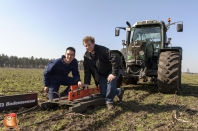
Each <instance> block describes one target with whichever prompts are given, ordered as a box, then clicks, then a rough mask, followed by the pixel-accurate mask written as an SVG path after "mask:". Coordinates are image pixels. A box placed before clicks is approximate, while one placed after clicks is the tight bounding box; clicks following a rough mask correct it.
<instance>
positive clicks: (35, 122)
mask: <svg viewBox="0 0 198 131" xmlns="http://www.w3.org/2000/svg"><path fill="white" fill-rule="evenodd" d="M43 71H44V70H43V69H9V68H0V74H1V75H0V95H1V96H2V97H3V96H7V95H15V94H24V93H32V92H36V93H38V100H39V102H44V101H47V95H46V94H45V93H44V92H43V83H42V81H43ZM83 77H84V76H83V72H81V78H82V79H83ZM92 86H94V85H93V80H92ZM122 88H123V89H124V90H125V93H124V97H123V102H119V101H118V98H117V97H115V99H114V101H115V102H114V104H115V108H114V109H113V110H110V111H109V110H107V108H106V106H105V105H103V106H98V107H95V108H93V109H89V110H87V111H86V112H84V113H73V112H68V107H67V106H59V107H56V108H53V109H50V110H43V109H42V108H40V107H39V106H37V107H36V108H35V109H34V110H33V109H32V110H29V109H26V108H20V109H18V110H6V111H3V112H0V116H1V120H2V119H3V118H4V114H8V113H11V112H14V113H17V114H18V115H17V118H18V120H19V125H18V126H19V128H20V130H24V131H27V130H29V131H58V130H65V131H149V130H152V131H153V130H154V131H163V130H164V131H166V130H167V131H170V130H172V131H183V130H192V131H194V130H197V129H198V104H197V103H198V75H193V74H182V87H181V89H180V91H179V92H178V93H176V94H161V93H159V92H158V89H157V86H156V85H153V84H150V83H149V82H142V81H140V82H139V83H138V85H127V86H122ZM63 89H65V87H64V86H61V87H60V90H63ZM27 111H28V112H27ZM0 130H3V124H1V126H0Z"/></svg>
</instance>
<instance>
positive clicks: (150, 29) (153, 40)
mask: <svg viewBox="0 0 198 131" xmlns="http://www.w3.org/2000/svg"><path fill="white" fill-rule="evenodd" d="M135 41H136V42H141V41H142V42H146V43H147V44H152V45H153V48H154V56H157V55H158V53H159V49H160V44H161V33H160V27H159V26H158V27H156V26H146V27H145V26H144V27H135V29H134V32H133V37H132V42H135Z"/></svg>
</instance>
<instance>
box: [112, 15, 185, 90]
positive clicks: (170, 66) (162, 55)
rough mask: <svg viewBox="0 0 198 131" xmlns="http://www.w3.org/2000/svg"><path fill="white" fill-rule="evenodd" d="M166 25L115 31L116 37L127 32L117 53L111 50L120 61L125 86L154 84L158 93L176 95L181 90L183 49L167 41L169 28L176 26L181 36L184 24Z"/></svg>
mask: <svg viewBox="0 0 198 131" xmlns="http://www.w3.org/2000/svg"><path fill="white" fill-rule="evenodd" d="M170 22H171V19H170V18H169V19H168V24H165V23H164V22H163V21H158V20H145V21H139V22H136V23H135V24H134V25H133V26H132V27H131V24H130V23H129V22H128V21H127V22H126V24H127V26H128V27H116V28H115V36H119V34H120V29H123V30H125V31H126V41H125V40H122V45H123V47H125V48H123V49H122V50H121V52H120V51H118V50H112V51H113V52H115V53H116V55H118V56H119V58H120V59H121V67H120V70H121V81H122V83H124V84H137V82H138V81H139V79H143V82H147V81H148V77H150V82H151V83H154V84H157V86H158V90H159V92H162V93H175V92H176V91H177V92H178V91H179V88H180V87H181V63H182V48H181V47H173V46H172V44H171V42H170V41H171V38H167V31H168V29H169V28H170V25H173V24H176V23H179V24H177V32H183V22H182V21H178V22H174V23H170Z"/></svg>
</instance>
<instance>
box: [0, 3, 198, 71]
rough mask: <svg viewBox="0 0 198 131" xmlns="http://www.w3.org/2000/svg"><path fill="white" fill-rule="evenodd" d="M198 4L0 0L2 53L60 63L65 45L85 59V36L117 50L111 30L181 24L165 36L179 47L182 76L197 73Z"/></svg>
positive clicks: (77, 56)
mask: <svg viewBox="0 0 198 131" xmlns="http://www.w3.org/2000/svg"><path fill="white" fill-rule="evenodd" d="M197 5H198V1H197V0H188V1H187V0H166V1H162V0H141V1H139V0H0V54H2V53H3V54H6V55H8V56H11V55H14V56H18V57H29V58H30V57H31V56H34V57H37V58H40V57H42V58H49V59H51V58H55V59H56V58H60V56H61V55H62V54H64V53H65V49H66V48H67V47H68V46H73V47H75V49H76V50H77V52H76V58H77V59H78V60H82V59H83V54H84V52H85V48H84V47H83V44H82V39H83V37H85V36H87V35H91V36H93V37H95V40H96V43H97V44H100V45H104V46H106V47H108V48H110V49H114V50H120V49H121V48H122V44H121V41H122V39H125V35H126V33H125V31H121V32H120V33H121V34H120V36H119V37H115V35H114V32H115V27H118V26H123V27H125V26H126V21H129V22H130V23H131V25H133V24H134V23H135V22H136V21H141V20H149V19H151V20H153V19H156V20H163V21H165V23H167V19H168V18H169V17H170V18H171V20H172V22H176V21H183V24H184V31H183V32H182V33H181V32H177V31H176V25H172V26H171V27H170V29H169V31H168V37H171V38H172V41H171V43H172V45H173V46H181V47H182V48H183V61H182V71H186V70H187V68H188V69H189V70H190V72H198V68H197V67H198V59H197V57H198V49H196V48H198V45H197V44H198V42H197V40H196V39H197V37H198V35H197V31H198V26H197V24H198V17H197V14H198V8H197Z"/></svg>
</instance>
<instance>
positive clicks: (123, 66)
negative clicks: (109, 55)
mask: <svg viewBox="0 0 198 131" xmlns="http://www.w3.org/2000/svg"><path fill="white" fill-rule="evenodd" d="M111 51H112V52H114V53H115V54H116V55H117V56H118V57H119V58H120V60H121V61H120V62H121V64H120V66H121V68H125V67H126V62H125V59H124V56H123V54H122V52H120V51H119V50H111Z"/></svg>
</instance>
